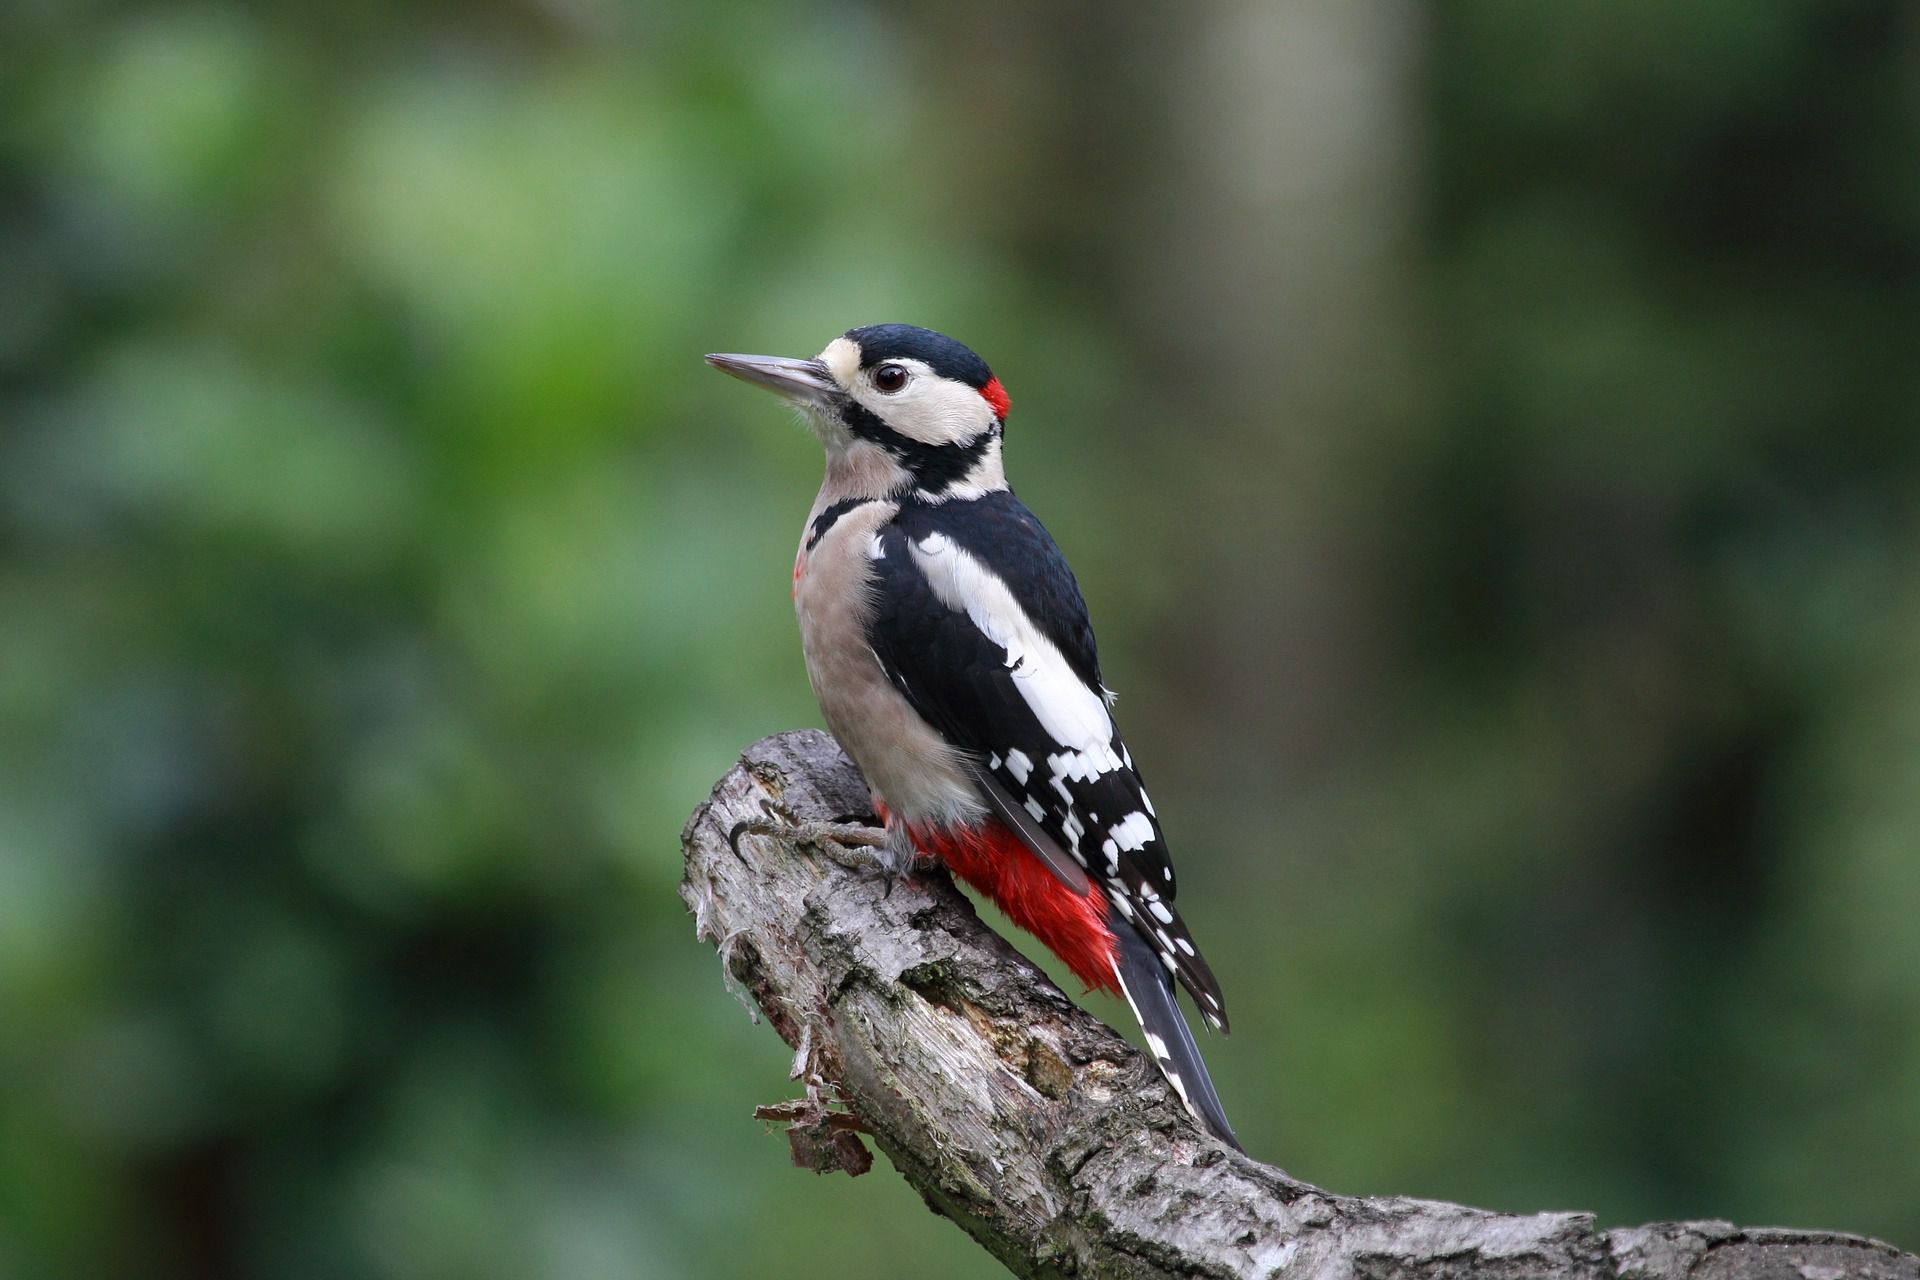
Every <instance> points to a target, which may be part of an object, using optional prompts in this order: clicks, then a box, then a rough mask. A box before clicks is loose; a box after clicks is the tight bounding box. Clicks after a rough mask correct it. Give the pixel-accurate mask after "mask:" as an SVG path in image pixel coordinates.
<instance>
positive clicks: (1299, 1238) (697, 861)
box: [680, 731, 1920, 1280]
mask: <svg viewBox="0 0 1920 1280" xmlns="http://www.w3.org/2000/svg"><path fill="white" fill-rule="evenodd" d="M867 808H868V798H867V790H866V786H865V784H864V783H862V781H861V780H860V776H859V774H858V773H857V772H856V771H855V769H854V767H853V766H852V764H850V763H849V762H848V761H847V759H846V757H845V756H843V755H842V754H841V752H840V749H839V747H838V746H837V745H836V744H835V743H834V741H833V740H832V739H831V738H829V737H828V736H827V735H826V734H823V733H819V732H815V731H805V732H797V733H787V734H781V735H779V736H777V737H773V738H768V739H765V740H763V741H761V742H759V743H756V744H755V745H754V746H753V747H752V748H751V749H749V750H748V751H747V753H746V755H745V756H744V757H742V759H741V762H740V763H739V764H738V765H737V766H736V767H735V768H734V769H733V770H732V771H731V772H730V773H728V774H727V776H726V777H725V778H723V779H721V781H720V783H719V785H717V786H716V787H715V788H714V791H713V795H712V797H711V798H710V799H709V800H708V801H707V802H706V803H704V804H702V805H701V806H700V807H699V809H697V810H696V811H695V812H694V814H693V817H692V818H691V819H690V820H689V821H688V823H687V826H686V829H685V831H684V832H683V833H682V836H681V839H682V843H683V846H684V849H685V853H686V874H685V878H684V879H683V881H682V882H681V886H680V896H681V898H682V899H683V900H684V901H685V902H686V904H687V906H688V908H689V909H690V910H691V911H692V912H693V914H694V917H695V921H696V928H697V931H698V933H699V936H700V937H701V938H703V939H705V940H706V941H708V942H710V943H712V944H713V945H714V946H715V947H716V948H717V949H718V950H719V952H720V956H721V960H722V964H723V967H724V969H725V973H726V980H727V983H728V985H729V986H730V987H733V988H735V990H736V993H737V994H742V995H743V997H745V998H749V999H750V1000H751V1002H752V1003H753V1005H755V1006H757V1007H758V1008H759V1009H760V1011H761V1012H763V1013H765V1014H766V1016H767V1020H768V1021H769V1022H771V1023H772V1024H773V1028H774V1030H775V1031H777V1032H779V1034H780V1038H781V1039H783V1040H785V1041H786V1042H787V1043H788V1044H789V1045H791V1046H793V1047H794V1049H795V1050H796V1053H795V1060H794V1076H795V1078H796V1079H798V1080H801V1081H802V1082H803V1083H804V1086H805V1093H806V1096H805V1097H804V1098H802V1099H799V1100H796V1101H792V1102H788V1103H783V1104H780V1105H779V1106H777V1107H774V1108H763V1109H762V1115H763V1118H768V1119H776V1120H784V1121H789V1122H791V1123H792V1125H793V1128H792V1130H791V1132H790V1138H791V1139H792V1142H793V1151H794V1159H795V1162H796V1163H800V1164H804V1165H806V1166H808V1167H811V1168H816V1169H827V1168H844V1169H848V1170H849V1171H850V1172H853V1173H856V1174H857V1173H861V1172H864V1171H865V1163H866V1159H867V1157H866V1152H865V1149H864V1148H863V1147H862V1146H861V1143H860V1139H859V1137H858V1136H857V1132H856V1131H858V1132H865V1133H868V1134H870V1135H871V1137H872V1139H873V1141H874V1142H876V1143H877V1144H878V1145H879V1147H880V1149H881V1150H882V1151H884V1152H885V1153H886V1155H887V1157H888V1158H889V1159H890V1160H892V1162H893V1165H894V1167H895V1168H896V1169H898V1170H899V1171H900V1173H901V1175H902V1176H904V1177H905V1178H906V1179H907V1181H908V1182H910V1183H911V1184H912V1185H913V1187H914V1189H915V1190H917V1191H919V1193H920V1194H921V1196H922V1197H924V1198H925V1200H926V1201H927V1203H928V1204H929V1205H930V1206H932V1207H933V1208H934V1209H935V1210H937V1211H938V1212H940V1213H942V1214H945V1215H946V1216H947V1217H949V1218H952V1219H953V1220H954V1221H955V1222H956V1223H958V1224H959V1225H960V1226H961V1227H962V1228H963V1229H964V1230H966V1231H967V1232H968V1233H969V1234H971V1235H972V1236H973V1237H974V1239H975V1240H977V1241H979V1243H980V1244H981V1245H982V1246H984V1247H985V1248H986V1249H987V1250H988V1251H989V1252H991V1253H992V1254H993V1255H994V1256H995V1257H996V1258H998V1259H1000V1261H1001V1262H1003V1263H1004V1264H1006V1266H1007V1267H1008V1268H1009V1269H1011V1270H1012V1271H1014V1272H1015V1273H1016V1274H1018V1275H1022V1276H1067V1275H1079V1276H1090V1275H1098V1276H1103V1277H1104V1276H1124V1277H1135V1276H1141V1277H1144V1276H1219V1277H1227V1276H1275V1277H1306V1276H1314V1277H1332V1276H1385V1275H1422V1276H1428V1275H1430V1276H1440V1275H1449V1276H1455V1275H1463V1274H1467V1273H1470V1272H1471V1273H1475V1274H1490V1275H1499V1276H1520V1275H1527V1276H1547V1277H1582V1278H1583V1280H1584V1278H1589V1277H1591V1278H1595V1280H1598V1278H1602V1277H1605V1278H1613V1277H1621V1278H1623V1280H1624V1278H1627V1277H1632V1278H1633V1280H1653V1278H1655V1277H1668V1276H1673V1277H1696V1278H1697V1280H1708V1278H1709V1277H1711V1278H1713V1280H1727V1278H1732V1277H1748V1276H1752V1277H1761V1276H1765V1277H1784V1278H1786V1280H1841V1277H1848V1276H1858V1277H1873V1278H1876V1280H1879V1278H1886V1280H1893V1278H1895V1277H1898V1278H1900V1280H1920V1259H1916V1258H1915V1257H1914V1256H1913V1255H1911V1254H1907V1253H1902V1252H1901V1251H1899V1250H1897V1249H1895V1248H1893V1247H1892V1246H1890V1245H1885V1244H1881V1243H1878V1242H1876V1241H1872V1240H1867V1239H1863V1238H1861V1237H1858V1236H1849V1235H1837V1234H1831V1233H1825V1232H1807V1231H1782V1230H1772V1229H1768V1230H1753V1229H1743V1228H1739V1227H1735V1226H1733V1225H1732V1224H1730V1223H1725V1222H1679V1223H1658V1224H1655V1225H1652V1226H1645V1227H1633V1228H1622V1229H1615V1230H1611V1231H1600V1230H1597V1229H1596V1228H1595V1225H1594V1219H1593V1216H1592V1215H1591V1214H1584V1213H1544V1214H1534V1215H1530V1216H1512V1215H1507V1214H1498V1213H1488V1212H1485V1211H1482V1210H1479V1209H1469V1208H1465V1207H1463V1206H1460V1205H1452V1204H1442V1203H1438V1202H1434V1201H1424V1200H1409V1199H1402V1198H1386V1199H1370V1198H1359V1197H1350V1196H1338V1195H1333V1194H1331V1193H1329V1192H1326V1191H1322V1190H1320V1189H1318V1188H1316V1187H1311V1186H1308V1185H1307V1184H1305V1183H1303V1182H1298V1181H1295V1180H1294V1179H1293V1178H1291V1177H1289V1176H1288V1175H1287V1174H1285V1173H1284V1172H1282V1171H1281V1170H1279V1169H1277V1168H1274V1167H1273V1166H1271V1165H1264V1164H1260V1163H1259V1162H1257V1161H1254V1160H1251V1159H1248V1158H1247V1157H1245V1156H1242V1155H1239V1154H1237V1153H1235V1152H1232V1151H1229V1150H1227V1149H1225V1148H1223V1147H1222V1146H1221V1145H1220V1144H1219V1143H1217V1142H1215V1141H1213V1140H1212V1139H1211V1138H1210V1137H1208V1136H1206V1135H1205V1134H1203V1133H1202V1132H1201V1131H1200V1130H1199V1129H1198V1128H1197V1127H1196V1126H1195V1125H1194V1123H1193V1122H1192V1121H1191V1120H1190V1119H1189V1118H1188V1116H1187V1115H1186V1113H1185V1111H1183V1110H1182V1109H1181V1108H1180V1106H1179V1104H1178V1102H1177V1101H1176V1100H1175V1099H1174V1098H1173V1096H1172V1095H1171V1093H1170V1092H1169V1090H1168V1089H1167V1088H1166V1086H1165V1085H1164V1084H1163V1083H1162V1082H1161V1080H1160V1077H1159V1074H1158V1073H1157V1072H1156V1071H1155V1070H1154V1069H1153V1066H1152V1064H1151V1063H1150V1062H1149V1061H1147V1060H1146V1059H1145V1058H1144V1057H1143V1056H1142V1055H1140V1054H1139V1053H1137V1052H1135V1050H1134V1049H1133V1048H1132V1047H1130V1046H1129V1045H1128V1044H1127V1043H1126V1041H1124V1040H1122V1039H1121V1038H1120V1037H1119V1036H1117V1035H1115V1034H1114V1033H1113V1032H1112V1031H1110V1030H1108V1029H1107V1028H1106V1027H1105V1026H1103V1025H1102V1024H1101V1023H1100V1022H1099V1021H1098V1020H1097V1019H1095V1018H1093V1017H1092V1016H1091V1015H1089V1014H1087V1013H1085V1012H1084V1011H1082V1010H1081V1009H1079V1008H1078V1007H1077V1006H1075V1005H1074V1004H1073V1003H1072V1002H1070V1001H1069V1000H1068V999H1067V998H1066V997H1065V996H1063V995H1062V994H1061V993H1060V992H1059V990H1058V989H1056V988H1055V987H1054V985H1053V984H1052V983H1051V982H1050V981H1048V980H1047V979H1046V977H1045V976H1044V975H1043V974H1041V973H1040V972H1039V971H1038V970H1037V969H1035V968H1034V966H1033V965H1032V964H1030V963H1029V962H1028V961H1027V960H1026V959H1025V958H1024V957H1022V956H1021V955H1020V954H1019V953H1018V952H1016V951H1015V950H1014V949H1013V948H1012V947H1010V946H1008V945H1007V944H1006V943H1005V942H1004V941H1002V940H1001V939H1000V938H999V937H998V936H997V935H996V934H994V933H993V931H992V930H990V929H989V928H987V927H986V926H985V925H984V924H982V923H981V922H980V920H979V919H978V917H976V916H975V914H974V912H973V908H972V906H971V904H970V903H969V902H968V901H967V900H966V898H965V897H963V896H962V895H961V894H960V893H959V892H957V891H956V890H955V889H954V888H953V886H952V885H951V884H950V883H949V882H948V881H947V879H946V878H945V876H944V875H942V874H940V873H938V872H925V873H920V874H917V875H916V876H914V877H913V879H912V880H911V881H907V882H901V883H897V884H894V885H892V886H891V888H890V887H889V884H888V882H887V881H886V880H884V879H882V878H880V877H878V876H877V875H871V874H865V873H863V872H861V871H860V870H857V869H854V870H850V869H848V868H846V867H843V866H842V865H840V864H839V862H838V861H836V860H835V858H834V857H832V856H828V855H830V854H834V853H837V852H838V850H834V849H825V850H823V849H819V848H813V847H806V846H805V845H804V842H803V841H800V840H796V838H795V833H794V832H792V831H790V830H777V831H775V832H774V833H772V834H769V835H754V834H747V835H743V836H742V837H741V838H740V840H739V844H738V851H737V852H736V851H735V849H734V848H733V847H731V846H730V845H729V841H728V834H729V832H730V831H732V830H733V829H734V827H735V824H736V823H739V822H742V821H768V820H771V821H772V822H774V823H776V824H780V825H781V826H782V827H784V826H785V825H786V824H798V823H804V822H825V821H832V820H834V819H836V818H840V817H842V816H844V815H846V814H850V813H862V812H865V810H866V809H867Z"/></svg>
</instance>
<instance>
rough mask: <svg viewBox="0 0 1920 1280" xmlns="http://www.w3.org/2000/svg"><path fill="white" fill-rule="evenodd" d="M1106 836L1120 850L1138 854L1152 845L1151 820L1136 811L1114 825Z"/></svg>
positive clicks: (1152, 831)
mask: <svg viewBox="0 0 1920 1280" xmlns="http://www.w3.org/2000/svg"><path fill="white" fill-rule="evenodd" d="M1108 834H1109V835H1111V836H1112V837H1113V841H1114V843H1115V844H1117V845H1119V846H1120V847H1121V848H1122V849H1126V850H1128V851H1129V852H1138V851H1139V850H1141V849H1144V848H1146V847H1147V846H1148V845H1149V844H1151V843H1153V838H1154V830H1153V819H1151V818H1149V817H1148V816H1147V815H1146V814H1144V813H1141V812H1140V811H1139V810H1137V809H1136V810H1135V811H1134V812H1132V813H1130V814H1128V815H1127V816H1126V817H1124V818H1122V819H1120V821H1118V822H1116V823H1114V824H1113V830H1112V831H1111V832H1109V833H1108Z"/></svg>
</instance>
